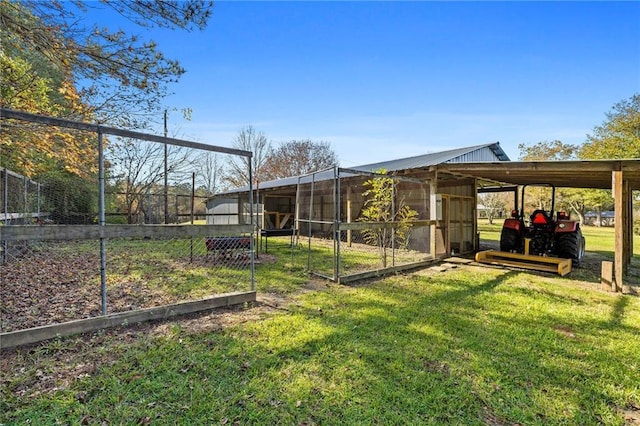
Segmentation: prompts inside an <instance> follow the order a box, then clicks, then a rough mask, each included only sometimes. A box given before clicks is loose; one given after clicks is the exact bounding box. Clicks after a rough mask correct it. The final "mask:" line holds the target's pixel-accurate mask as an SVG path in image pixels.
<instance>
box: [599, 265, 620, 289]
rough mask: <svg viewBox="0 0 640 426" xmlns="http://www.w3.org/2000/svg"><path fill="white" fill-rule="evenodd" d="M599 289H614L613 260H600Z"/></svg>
mask: <svg viewBox="0 0 640 426" xmlns="http://www.w3.org/2000/svg"><path fill="white" fill-rule="evenodd" d="M600 289H602V290H604V291H616V285H615V282H614V281H613V262H609V261H603V262H602V271H601V274H600Z"/></svg>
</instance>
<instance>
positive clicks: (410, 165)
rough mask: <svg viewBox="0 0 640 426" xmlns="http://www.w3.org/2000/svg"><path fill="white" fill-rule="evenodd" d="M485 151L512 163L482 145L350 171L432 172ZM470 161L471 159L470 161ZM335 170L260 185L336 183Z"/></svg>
mask: <svg viewBox="0 0 640 426" xmlns="http://www.w3.org/2000/svg"><path fill="white" fill-rule="evenodd" d="M483 151H486V153H483V154H482V155H481V157H482V158H486V161H496V160H498V161H509V157H508V156H507V154H506V153H505V152H504V151H503V150H502V148H501V147H500V143H499V142H492V143H486V144H482V145H474V146H468V147H464V148H456V149H451V150H447V151H440V152H434V153H430V154H423V155H418V156H415V157H407V158H400V159H398V160H390V161H383V162H379V163H371V164H364V165H362V166H356V167H351V168H350V170H354V171H362V172H364V173H371V172H375V171H377V170H380V169H385V170H386V171H387V172H397V171H401V170H410V169H421V168H422V169H424V168H429V167H431V166H435V165H438V164H444V163H459V162H464V161H469V160H471V159H473V160H474V161H478V155H475V156H473V155H472V156H471V157H469V155H470V154H478V153H481V152H483ZM467 157H469V158H467ZM355 175H356V174H355V173H350V172H344V171H342V172H341V173H340V177H348V176H355ZM333 177H334V170H333V169H329V170H324V171H320V172H316V173H314V174H313V175H305V176H292V177H287V178H283V179H275V180H270V181H266V182H260V183H259V185H258V188H259V189H270V188H281V187H286V186H294V185H297V184H298V182H300V183H310V182H312V181H314V182H322V181H326V180H330V179H333ZM248 190H249V187H248V186H243V187H240V188H236V189H232V190H230V191H227V192H224V193H220V194H216V196H220V195H224V194H236V193H240V192H247V191H248Z"/></svg>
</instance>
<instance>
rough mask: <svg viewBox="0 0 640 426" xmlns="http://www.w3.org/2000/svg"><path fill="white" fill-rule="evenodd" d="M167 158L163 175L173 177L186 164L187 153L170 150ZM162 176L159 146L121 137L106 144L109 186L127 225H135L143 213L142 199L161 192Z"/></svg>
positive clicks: (162, 159)
mask: <svg viewBox="0 0 640 426" xmlns="http://www.w3.org/2000/svg"><path fill="white" fill-rule="evenodd" d="M167 158H168V162H167V172H168V173H170V174H172V175H174V176H179V174H180V173H181V172H182V171H184V168H185V166H186V165H187V164H188V163H189V155H188V152H187V151H186V150H185V149H183V148H180V147H170V148H169V151H168V155H167ZM164 173H165V167H164V146H163V145H162V144H158V143H153V142H142V141H137V140H132V139H124V138H121V139H118V140H116V141H115V142H113V143H111V144H110V145H109V174H110V176H111V181H112V182H111V183H112V185H113V188H114V190H115V191H116V192H118V193H119V195H120V196H119V197H117V199H118V201H119V204H120V209H121V210H123V212H124V213H125V214H126V217H127V223H135V222H136V219H137V217H138V215H139V214H140V213H144V212H145V209H146V207H145V204H144V203H145V199H148V196H149V195H150V194H151V193H153V192H158V193H159V192H160V191H161V188H162V186H161V185H162V181H163V179H164Z"/></svg>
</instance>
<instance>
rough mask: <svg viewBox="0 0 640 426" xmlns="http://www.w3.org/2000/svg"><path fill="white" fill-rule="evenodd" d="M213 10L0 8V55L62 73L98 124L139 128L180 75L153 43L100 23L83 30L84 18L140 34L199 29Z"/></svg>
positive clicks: (197, 6)
mask: <svg viewBox="0 0 640 426" xmlns="http://www.w3.org/2000/svg"><path fill="white" fill-rule="evenodd" d="M212 7H213V2H211V1H201V0H185V1H177V0H158V1H154V2H149V1H142V0H133V1H107V0H101V1H100V2H99V3H98V2H91V1H81V0H77V1H67V2H65V1H25V2H22V1H13V0H0V31H1V32H0V35H1V36H2V48H3V50H4V51H5V52H6V53H7V54H8V55H9V56H11V57H15V56H16V55H17V54H20V55H22V57H30V58H34V59H37V60H38V61H46V62H47V63H49V64H50V65H51V66H52V67H53V69H57V70H60V72H62V73H63V74H64V75H65V78H67V79H68V80H69V81H71V82H73V83H74V85H75V83H77V82H82V85H80V84H78V86H81V87H79V90H78V95H79V97H80V99H82V100H83V102H84V103H86V104H87V105H91V112H92V113H94V114H96V116H98V117H99V118H100V120H101V121H102V122H108V123H112V124H117V125H122V124H123V123H122V122H121V121H120V118H122V117H127V120H126V121H125V122H124V124H130V125H136V126H138V127H140V125H141V124H144V123H145V122H146V121H147V119H148V117H149V115H150V114H156V115H158V114H157V112H158V110H159V109H160V108H161V107H160V105H161V100H162V98H163V97H164V96H165V95H166V94H167V93H168V85H169V84H170V83H173V82H175V81H177V79H178V78H179V77H180V76H181V75H182V74H183V73H184V72H185V70H184V68H182V66H181V65H180V64H179V63H178V61H175V60H172V59H169V58H166V57H165V56H164V55H163V54H162V52H161V51H160V50H159V49H158V46H157V44H156V43H155V42H154V41H152V40H145V39H143V38H141V37H139V36H137V35H134V34H127V33H125V32H124V31H122V30H110V29H108V28H106V27H104V26H102V25H100V24H99V23H87V12H88V11H89V10H90V9H96V8H111V9H114V10H115V11H116V12H118V13H119V14H120V15H122V16H123V17H124V18H125V19H127V20H129V21H131V22H133V23H135V24H137V25H139V26H141V27H143V28H151V27H160V28H171V29H182V30H187V31H190V30H193V29H202V28H204V27H205V26H206V24H207V21H208V19H209V17H210V15H211V10H212Z"/></svg>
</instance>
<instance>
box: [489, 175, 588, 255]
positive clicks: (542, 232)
mask: <svg viewBox="0 0 640 426" xmlns="http://www.w3.org/2000/svg"><path fill="white" fill-rule="evenodd" d="M527 186H530V185H525V186H523V187H522V196H521V208H520V210H519V211H518V209H517V206H516V209H515V210H513V211H512V213H511V218H509V219H506V220H505V221H504V225H503V227H502V233H501V234H500V251H503V252H516V253H524V252H525V239H528V240H529V247H528V254H530V255H537V256H554V257H559V258H564V259H571V260H572V263H573V265H574V266H579V265H580V263H581V262H582V259H583V257H584V247H585V240H584V237H583V236H582V231H581V230H580V223H579V222H577V221H575V220H571V219H570V218H569V215H568V214H566V213H565V212H557V214H554V207H555V192H556V188H555V186H553V185H535V186H537V187H546V188H551V210H544V209H539V210H534V211H533V213H532V214H531V215H530V216H529V221H528V222H525V220H524V190H525V188H526V187H527ZM525 254H527V253H525Z"/></svg>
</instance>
